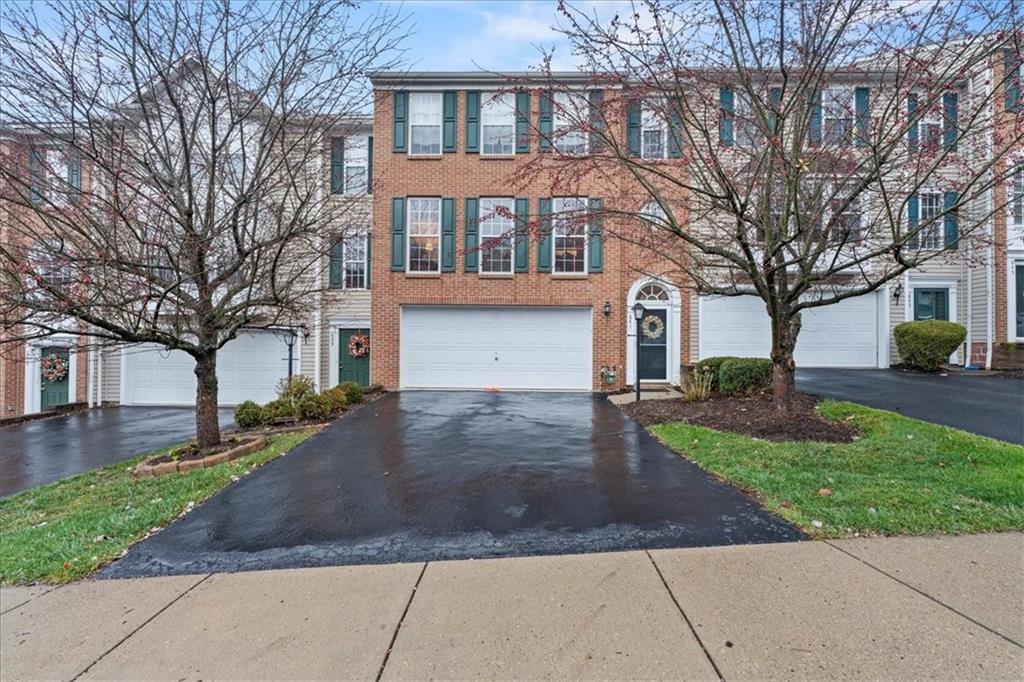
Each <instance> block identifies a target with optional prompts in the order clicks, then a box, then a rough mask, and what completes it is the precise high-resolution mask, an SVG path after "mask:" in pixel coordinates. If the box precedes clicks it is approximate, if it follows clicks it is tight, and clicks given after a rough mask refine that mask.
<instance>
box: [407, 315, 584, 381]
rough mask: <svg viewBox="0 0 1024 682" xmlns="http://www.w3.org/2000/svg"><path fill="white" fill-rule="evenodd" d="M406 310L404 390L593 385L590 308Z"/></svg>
mask: <svg viewBox="0 0 1024 682" xmlns="http://www.w3.org/2000/svg"><path fill="white" fill-rule="evenodd" d="M401 310H402V322H401V332H400V334H401V338H400V344H399V345H400V353H401V357H400V362H399V364H400V374H401V378H400V383H401V386H402V388H470V389H483V388H500V389H520V390H525V389H534V390H563V391H569V390H572V391H589V390H590V389H591V386H592V378H591V377H592V360H591V356H592V334H593V332H592V329H591V326H592V323H591V310H590V308H583V307H550V308H549V307H488V306H483V307H479V306H402V309H401Z"/></svg>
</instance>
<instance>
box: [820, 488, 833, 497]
mask: <svg viewBox="0 0 1024 682" xmlns="http://www.w3.org/2000/svg"><path fill="white" fill-rule="evenodd" d="M831 494H832V488H818V497H828V496H829V495H831Z"/></svg>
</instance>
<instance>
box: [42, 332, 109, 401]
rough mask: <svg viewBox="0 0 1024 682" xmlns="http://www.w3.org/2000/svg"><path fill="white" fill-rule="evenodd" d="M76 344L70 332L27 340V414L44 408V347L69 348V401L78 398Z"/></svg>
mask: <svg viewBox="0 0 1024 682" xmlns="http://www.w3.org/2000/svg"><path fill="white" fill-rule="evenodd" d="M75 345H76V343H75V337H74V336H72V335H70V334H56V335H54V336H49V337H46V338H42V339H29V340H28V341H26V342H25V392H24V396H25V410H24V413H25V414H38V413H39V412H42V409H43V408H42V403H43V390H42V382H43V375H42V372H41V368H40V365H41V360H42V357H41V356H42V350H43V348H50V347H55V346H61V347H64V348H67V350H68V402H69V403H73V402H75V401H76V400H77V399H78V352H77V351H76V348H75ZM122 374H123V372H122Z"/></svg>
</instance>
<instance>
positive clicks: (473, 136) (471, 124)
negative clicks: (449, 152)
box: [466, 90, 480, 154]
mask: <svg viewBox="0 0 1024 682" xmlns="http://www.w3.org/2000/svg"><path fill="white" fill-rule="evenodd" d="M479 151H480V91H479V90H467V91H466V152H467V153H473V154H475V153H478V152H479Z"/></svg>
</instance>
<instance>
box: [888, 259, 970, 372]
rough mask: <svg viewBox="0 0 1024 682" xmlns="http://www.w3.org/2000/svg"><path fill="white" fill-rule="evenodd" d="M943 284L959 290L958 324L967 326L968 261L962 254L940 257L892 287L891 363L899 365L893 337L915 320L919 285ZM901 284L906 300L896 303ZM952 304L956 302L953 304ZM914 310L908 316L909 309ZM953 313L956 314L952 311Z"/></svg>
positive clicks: (957, 298)
mask: <svg viewBox="0 0 1024 682" xmlns="http://www.w3.org/2000/svg"><path fill="white" fill-rule="evenodd" d="M932 280H940V281H941V282H942V286H946V282H947V281H949V283H950V286H952V285H954V284H955V286H956V292H957V296H956V320H955V321H956V322H957V323H959V324H962V325H965V326H966V324H967V270H966V266H965V263H964V258H963V256H962V255H961V254H960V252H959V251H957V252H951V253H948V254H946V255H942V256H939V257H937V258H936V259H935V260H933V261H929V262H928V263H925V265H924V266H923V267H920V268H916V269H914V270H911V271H910V272H909V273H906V274H905V275H904V276H903V278H901V279H899V280H895V281H893V282H891V283H890V284H889V287H890V299H889V360H890V362H894V363H895V362H899V353H898V352H897V350H896V340H895V339H894V338H893V337H892V330H893V329H894V328H895V327H896V325H898V324H900V323H902V322H907V321H910V320H912V319H914V317H913V296H914V293H913V285H914V284H915V282H922V281H932ZM898 283H903V285H904V289H903V296H901V297H900V301H899V303H896V301H895V300H893V299H892V293H891V292H892V289H893V288H895V287H896V285H897V284H898ZM951 303H952V301H951ZM908 305H909V306H910V310H909V312H908V310H907V308H908ZM950 312H952V311H950ZM960 360H961V362H963V361H965V358H964V357H963V353H961V358H960Z"/></svg>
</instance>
